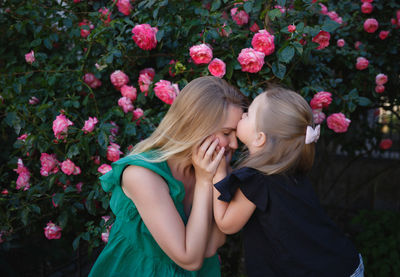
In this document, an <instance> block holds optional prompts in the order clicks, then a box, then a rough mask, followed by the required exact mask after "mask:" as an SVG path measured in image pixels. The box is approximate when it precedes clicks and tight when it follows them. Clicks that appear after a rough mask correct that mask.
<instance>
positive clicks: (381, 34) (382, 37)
mask: <svg viewBox="0 0 400 277" xmlns="http://www.w3.org/2000/svg"><path fill="white" fill-rule="evenodd" d="M389 33H390V31H380V32H379V38H380V39H381V40H384V39H386V38H387V37H388V35H389Z"/></svg>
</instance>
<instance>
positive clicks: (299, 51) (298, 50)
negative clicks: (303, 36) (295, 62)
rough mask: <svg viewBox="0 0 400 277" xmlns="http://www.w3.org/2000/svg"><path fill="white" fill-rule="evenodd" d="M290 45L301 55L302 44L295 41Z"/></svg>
mask: <svg viewBox="0 0 400 277" xmlns="http://www.w3.org/2000/svg"><path fill="white" fill-rule="evenodd" d="M292 45H293V47H294V49H296V51H297V53H298V54H299V55H300V56H301V55H302V54H303V45H301V43H299V42H297V41H295V42H293V43H292Z"/></svg>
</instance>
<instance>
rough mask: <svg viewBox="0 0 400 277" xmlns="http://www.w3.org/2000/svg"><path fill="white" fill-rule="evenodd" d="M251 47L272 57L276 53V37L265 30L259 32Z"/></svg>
mask: <svg viewBox="0 0 400 277" xmlns="http://www.w3.org/2000/svg"><path fill="white" fill-rule="evenodd" d="M251 45H252V46H253V48H254V49H255V50H257V51H259V52H262V53H264V54H265V55H266V56H268V55H271V54H272V53H274V51H275V43H274V36H273V35H271V34H270V33H268V31H267V30H265V29H263V30H260V31H258V33H257V34H255V35H254V37H253V39H252V40H251ZM263 59H264V57H263Z"/></svg>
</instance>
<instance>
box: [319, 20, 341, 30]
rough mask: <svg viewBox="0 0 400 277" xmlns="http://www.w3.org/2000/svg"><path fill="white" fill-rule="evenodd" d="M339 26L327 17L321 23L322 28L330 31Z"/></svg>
mask: <svg viewBox="0 0 400 277" xmlns="http://www.w3.org/2000/svg"><path fill="white" fill-rule="evenodd" d="M339 27H340V24H339V23H337V22H335V21H333V20H331V19H327V20H325V22H324V24H323V25H322V30H324V31H327V32H329V33H332V32H333V31H335V30H336V29H337V28H339Z"/></svg>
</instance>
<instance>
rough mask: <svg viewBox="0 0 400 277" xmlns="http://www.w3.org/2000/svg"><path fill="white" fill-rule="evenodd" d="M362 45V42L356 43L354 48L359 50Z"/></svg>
mask: <svg viewBox="0 0 400 277" xmlns="http://www.w3.org/2000/svg"><path fill="white" fill-rule="evenodd" d="M361 44H362V43H361V41H356V43H354V48H355V49H357V50H359V49H360V46H361Z"/></svg>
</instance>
